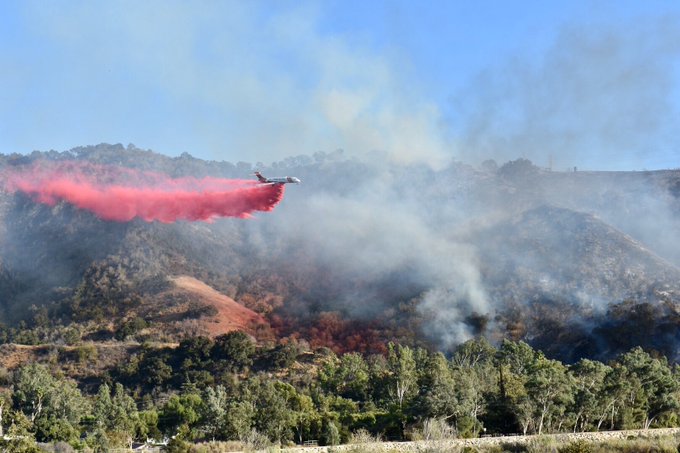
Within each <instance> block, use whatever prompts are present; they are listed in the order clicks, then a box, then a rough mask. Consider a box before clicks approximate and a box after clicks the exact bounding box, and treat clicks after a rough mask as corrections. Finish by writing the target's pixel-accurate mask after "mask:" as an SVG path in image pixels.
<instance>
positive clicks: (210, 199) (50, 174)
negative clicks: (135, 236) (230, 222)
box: [0, 161, 284, 223]
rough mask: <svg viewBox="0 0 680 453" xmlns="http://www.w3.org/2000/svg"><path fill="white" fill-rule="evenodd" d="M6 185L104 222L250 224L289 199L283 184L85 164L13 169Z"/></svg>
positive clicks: (6, 173)
mask: <svg viewBox="0 0 680 453" xmlns="http://www.w3.org/2000/svg"><path fill="white" fill-rule="evenodd" d="M0 178H1V179H0V180H2V181H3V182H4V186H5V190H7V191H8V192H11V193H14V192H23V193H25V194H27V195H28V196H30V197H31V198H33V199H34V200H35V201H37V202H39V203H44V204H47V205H50V206H54V205H55V204H57V203H58V202H60V201H66V202H68V203H71V204H72V205H74V206H76V207H78V208H80V209H86V210H88V211H91V212H93V213H94V214H96V215H97V216H98V217H99V218H101V219H103V220H113V221H117V222H127V221H130V220H132V219H134V218H137V217H138V218H140V219H143V220H146V221H147V222H152V221H154V220H157V221H159V222H164V223H171V222H175V221H177V220H191V221H194V220H203V221H211V220H213V219H215V218H217V217H239V218H248V217H250V216H251V214H252V213H253V212H255V211H271V210H272V209H274V206H276V204H277V203H278V202H279V201H281V199H282V198H283V192H284V186H283V185H282V184H259V183H258V182H257V181H251V180H244V179H222V178H212V177H205V178H200V179H199V178H191V177H186V178H170V177H169V176H166V175H163V174H161V173H156V172H148V171H139V170H133V169H131V168H125V167H116V166H112V165H96V164H91V163H86V162H81V161H63V162H51V161H38V162H34V163H33V164H32V165H27V166H22V167H10V168H8V169H6V170H5V171H4V172H3V174H2V175H0Z"/></svg>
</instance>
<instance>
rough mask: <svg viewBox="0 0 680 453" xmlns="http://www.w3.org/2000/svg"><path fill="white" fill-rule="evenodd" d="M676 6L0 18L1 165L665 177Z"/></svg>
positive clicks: (24, 6) (274, 8) (87, 4)
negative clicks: (539, 169) (453, 166)
mask: <svg viewBox="0 0 680 453" xmlns="http://www.w3.org/2000/svg"><path fill="white" fill-rule="evenodd" d="M679 46H680V2H678V1H675V0H674V1H654V0H648V1H644V2H643V1H623V0H617V1H573V0H569V1H531V0H526V1H511V0H496V1H489V0H486V1H477V2H470V1H454V0H449V1H424V2H423V1H398V0H392V1H387V0H385V1H378V0H373V1H365V0H361V1H350V0H339V1H300V0H296V1H275V0H270V1H254V0H243V1H240V2H229V1H194V2H187V1H142V2H140V1H106V2H103V1H102V2H97V1H76V0H69V1H66V0H64V1H60V2H57V1H12V0H4V1H2V2H0V152H1V153H11V152H19V153H28V152H31V151H33V150H48V149H56V150H66V149H69V148H72V147H75V146H80V145H89V144H97V143H101V142H108V143H123V144H128V143H134V144H135V145H136V146H138V147H140V148H145V149H146V148H148V149H153V150H155V151H158V152H162V153H165V154H169V155H178V154H180V153H182V152H189V153H190V154H192V155H194V156H197V157H201V158H204V159H217V160H229V161H238V160H245V161H249V162H257V161H263V162H270V161H273V160H279V159H282V158H284V157H287V156H291V155H298V154H312V153H314V152H316V151H333V150H335V149H337V148H343V149H345V150H346V152H347V153H349V154H359V155H360V154H363V153H366V152H369V151H372V150H380V151H384V152H386V153H387V154H388V155H390V156H392V158H393V159H394V160H395V161H400V162H411V161H420V160H424V161H427V162H431V163H435V164H436V163H441V162H446V161H448V160H450V159H452V158H453V159H459V160H465V161H470V162H473V163H474V162H479V161H481V160H483V159H486V158H496V159H497V160H499V162H502V161H505V160H509V159H513V158H517V157H520V156H521V157H528V158H530V159H532V160H534V162H536V163H537V164H539V165H543V166H546V165H548V162H549V160H550V158H552V161H553V164H554V165H555V166H556V167H557V168H558V169H561V168H566V167H567V166H579V167H581V168H594V169H642V168H650V169H651V168H669V167H672V168H675V167H680V139H679V138H678V134H677V131H678V130H680V120H679V118H680V113H679V112H680V63H679V58H680V47H679Z"/></svg>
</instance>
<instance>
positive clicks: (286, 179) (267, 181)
mask: <svg viewBox="0 0 680 453" xmlns="http://www.w3.org/2000/svg"><path fill="white" fill-rule="evenodd" d="M253 174H254V175H255V176H257V180H258V181H260V183H261V184H288V183H292V184H300V183H301V182H302V181H300V179H299V178H296V177H295V176H285V177H282V178H265V177H264V176H262V174H261V173H260V172H259V171H256V172H255V173H253Z"/></svg>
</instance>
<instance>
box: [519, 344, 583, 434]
mask: <svg viewBox="0 0 680 453" xmlns="http://www.w3.org/2000/svg"><path fill="white" fill-rule="evenodd" d="M525 385H526V391H527V395H528V396H529V400H530V401H531V402H532V404H533V406H534V410H535V414H536V415H535V417H536V419H535V421H534V426H535V429H536V432H537V433H538V434H542V433H543V427H544V425H545V422H546V420H547V419H548V418H549V417H553V416H558V417H561V416H562V415H563V414H564V412H565V410H566V407H567V405H568V404H569V403H571V402H572V401H573V385H572V381H571V379H570V376H569V375H568V374H567V369H566V367H565V366H564V365H562V363H561V362H558V361H556V360H550V359H547V358H545V357H544V356H543V354H542V353H539V354H538V356H537V358H536V360H535V361H534V363H533V364H532V366H531V368H530V369H529V376H528V380H527V382H526V384H525Z"/></svg>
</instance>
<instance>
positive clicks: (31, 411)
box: [14, 363, 89, 441]
mask: <svg viewBox="0 0 680 453" xmlns="http://www.w3.org/2000/svg"><path fill="white" fill-rule="evenodd" d="M14 381H15V382H14V387H15V392H14V405H15V407H17V408H18V409H19V410H21V411H22V412H24V413H25V414H26V415H27V417H28V418H29V420H30V421H31V422H32V423H33V424H34V425H35V427H36V436H37V438H38V440H40V441H52V440H71V439H74V438H77V436H78V430H77V428H76V427H77V426H78V424H79V423H80V419H81V418H82V417H83V416H84V415H85V414H86V413H87V412H88V410H89V404H88V402H87V400H86V399H85V398H84V397H83V396H82V395H81V393H80V390H78V388H77V387H76V385H75V383H74V382H72V381H68V380H66V379H63V378H55V377H54V376H52V375H51V374H50V372H49V371H48V370H47V368H46V367H45V366H43V365H39V364H36V363H32V364H30V365H27V366H25V367H23V368H21V369H20V370H19V371H18V373H17V374H16V376H15V380H14Z"/></svg>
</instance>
